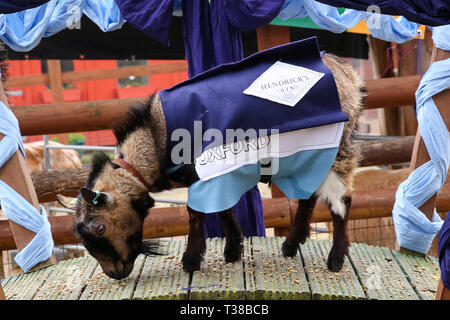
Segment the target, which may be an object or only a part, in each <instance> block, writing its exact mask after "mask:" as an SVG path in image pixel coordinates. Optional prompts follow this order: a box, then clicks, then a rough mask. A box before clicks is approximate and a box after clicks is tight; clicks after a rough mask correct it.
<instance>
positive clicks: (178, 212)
mask: <svg viewBox="0 0 450 320" xmlns="http://www.w3.org/2000/svg"><path fill="white" fill-rule="evenodd" d="M380 171H381V170H380ZM394 202H395V189H391V190H381V191H355V192H354V193H353V197H352V208H351V210H350V215H349V219H350V220H354V219H368V218H377V217H378V218H379V217H389V216H391V214H392V207H393V205H394ZM263 207H264V221H265V224H266V227H267V228H279V227H288V226H289V225H290V223H291V218H290V216H291V215H292V214H293V212H295V210H296V209H297V200H289V199H287V198H274V199H267V200H263ZM437 210H438V211H440V212H443V211H448V210H450V187H447V186H446V187H444V188H443V189H442V191H441V193H440V194H439V197H438V201H437ZM49 221H50V224H51V226H52V234H53V240H54V242H55V244H56V245H62V244H71V243H78V242H79V241H78V239H77V238H75V236H74V235H73V233H72V225H73V216H72V215H68V216H57V217H49ZM329 221H332V219H331V215H330V212H329V210H328V207H327V206H326V205H325V204H324V203H318V205H317V207H316V208H315V210H314V214H313V217H312V222H329ZM188 230H189V223H188V214H187V209H186V207H185V206H179V207H168V208H153V209H151V210H150V212H149V215H148V217H147V218H146V219H145V221H144V238H160V237H173V236H180V235H186V234H187V233H188ZM15 247H16V246H15V243H14V239H13V236H12V232H11V227H10V226H9V224H8V221H0V250H11V249H14V248H15Z"/></svg>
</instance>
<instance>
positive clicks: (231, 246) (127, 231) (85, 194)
mask: <svg viewBox="0 0 450 320" xmlns="http://www.w3.org/2000/svg"><path fill="white" fill-rule="evenodd" d="M323 61H324V63H325V64H326V65H327V66H328V67H329V69H330V70H331V71H332V72H333V74H334V78H335V81H336V84H337V88H338V93H339V97H340V102H341V105H342V109H343V110H344V112H345V113H347V115H348V117H349V119H350V121H348V122H346V123H345V126H344V133H343V137H342V141H341V144H340V147H339V151H338V154H337V157H336V160H335V163H334V165H333V167H332V169H331V171H330V172H329V174H328V176H327V178H326V179H325V181H324V182H323V184H322V185H321V186H320V188H319V189H318V190H317V191H316V192H315V193H314V194H313V195H312V196H311V197H310V198H309V199H306V200H299V207H298V210H297V214H296V217H295V221H294V224H293V225H292V227H291V230H290V234H289V236H288V237H287V238H286V241H285V242H284V244H283V247H282V251H283V254H284V255H285V256H293V255H295V254H296V253H297V251H298V244H299V243H304V242H305V241H306V239H307V238H308V236H309V233H310V227H309V222H310V218H311V215H312V211H313V208H314V206H315V204H316V202H317V201H318V200H323V201H325V202H326V203H327V204H328V206H329V208H330V211H331V215H332V217H333V224H334V236H333V238H334V239H333V240H334V242H333V247H332V249H331V252H330V254H329V257H328V268H329V269H330V270H332V271H339V270H341V268H342V265H343V261H344V256H345V254H347V253H348V247H349V242H348V238H347V217H348V212H349V208H350V204H351V191H352V173H353V170H354V169H355V167H356V166H357V158H358V156H357V151H356V150H355V146H354V144H353V138H354V135H355V133H356V132H357V130H358V117H359V115H360V113H361V110H362V100H363V92H362V91H363V90H362V88H363V86H362V82H361V81H360V79H359V77H358V76H357V74H356V72H355V71H354V70H353V68H352V67H351V66H350V65H349V64H347V63H345V62H344V61H342V60H341V59H339V58H337V57H335V56H332V55H327V54H326V55H324V56H323ZM114 132H115V135H116V137H117V140H118V144H117V155H118V157H120V158H122V159H124V160H125V161H127V162H128V163H130V164H131V165H132V166H133V167H134V168H135V169H137V171H138V172H139V173H140V174H141V176H142V177H143V179H144V180H145V184H146V185H147V186H148V187H147V186H145V185H144V183H143V182H141V181H140V179H138V178H137V177H136V175H133V174H132V173H130V171H128V170H126V169H124V168H122V167H120V166H119V165H117V164H116V163H114V162H112V161H110V160H109V159H108V158H107V157H106V156H105V155H103V156H97V157H96V158H95V159H94V162H93V166H92V170H91V174H90V177H89V180H88V182H87V184H86V186H85V187H84V188H82V189H81V194H80V196H79V197H78V201H76V203H74V202H73V201H72V204H70V203H69V202H68V200H70V199H67V198H65V197H59V200H60V202H61V203H62V204H64V205H65V206H67V207H72V208H75V209H76V217H75V224H74V232H75V234H76V235H77V236H78V237H79V238H80V239H81V241H82V242H83V243H84V244H85V246H86V248H87V250H88V251H89V252H90V254H91V255H93V256H94V257H95V258H96V259H97V260H98V262H99V263H100V265H101V266H102V268H103V270H104V271H105V273H106V274H107V275H108V276H110V277H113V278H116V279H120V278H123V277H126V276H127V275H128V274H129V273H130V272H131V271H132V269H133V265H134V260H135V259H136V257H137V256H138V255H139V253H142V252H145V248H143V241H142V228H143V221H144V218H145V217H146V215H147V211H148V209H149V208H150V207H152V206H153V203H154V201H153V199H151V198H150V196H149V193H148V192H149V191H151V192H158V191H162V190H164V189H168V188H170V187H171V184H170V181H169V179H170V180H175V181H177V182H182V183H184V184H186V185H189V184H190V181H191V180H192V179H191V176H194V175H195V173H194V171H192V170H189V169H187V170H185V171H183V172H181V173H179V174H178V176H171V177H170V178H169V176H168V175H167V174H166V168H165V165H164V163H165V161H164V159H165V156H166V149H165V146H166V141H167V137H166V125H165V119H164V113H163V110H162V107H161V102H160V99H159V96H158V95H157V94H156V95H154V96H152V97H151V99H150V101H149V103H148V104H147V105H145V106H142V107H140V108H134V109H131V113H130V114H129V117H128V118H127V119H126V120H125V121H124V123H122V124H121V125H120V126H118V127H117V128H116V129H115V130H114ZM94 191H99V194H98V195H97V203H96V204H94V203H93V199H94V198H95V196H96V193H95V192H94ZM188 212H189V226H190V230H189V236H188V244H187V248H186V251H185V253H184V255H183V268H184V270H185V271H188V272H191V271H195V270H199V269H200V264H201V261H202V255H203V253H204V252H205V249H206V244H205V238H204V231H203V230H204V229H203V221H204V217H205V214H204V213H202V212H196V211H195V210H193V209H191V208H189V207H188ZM219 217H220V220H221V223H222V226H223V229H224V233H225V236H226V246H225V251H224V256H225V260H226V262H234V261H237V260H239V259H240V258H241V253H242V234H241V232H240V230H239V226H238V225H237V223H236V221H235V219H234V217H233V215H232V214H231V209H229V210H226V211H224V212H220V213H219Z"/></svg>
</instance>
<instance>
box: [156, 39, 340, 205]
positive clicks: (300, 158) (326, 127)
mask: <svg viewBox="0 0 450 320" xmlns="http://www.w3.org/2000/svg"><path fill="white" fill-rule="evenodd" d="M159 97H160V99H161V104H162V108H163V112H164V115H165V119H166V127H167V157H166V165H167V168H169V172H172V171H174V170H176V169H177V168H179V167H181V166H183V165H185V164H194V163H195V171H196V173H197V175H198V177H199V180H198V181H196V182H194V183H193V184H192V185H190V187H189V200H188V205H189V206H190V207H191V208H192V209H194V210H197V211H200V212H205V213H211V212H218V211H223V210H226V209H229V208H231V207H232V206H233V205H235V204H236V203H237V202H238V200H239V199H240V197H241V196H242V195H243V194H244V193H245V192H246V191H247V190H249V189H251V188H252V187H253V186H255V185H256V184H257V183H258V181H260V178H261V176H264V177H270V179H271V180H272V182H273V183H275V184H276V185H277V186H278V187H279V188H280V189H281V190H282V191H283V192H284V193H285V194H286V196H288V197H289V198H296V199H306V198H309V197H310V196H311V195H312V193H314V191H315V190H317V188H318V187H319V186H320V185H321V183H322V182H323V181H324V179H325V177H326V176H327V174H328V172H329V170H330V169H331V167H332V164H333V163H334V160H335V157H336V154H337V150H338V147H339V143H340V140H341V136H342V132H343V124H344V122H345V121H348V117H347V115H346V114H345V113H344V112H343V111H342V108H341V105H340V101H339V96H338V91H337V87H336V83H335V81H334V77H333V74H332V73H331V71H330V70H329V69H328V68H327V67H326V66H325V64H324V63H323V62H322V59H321V53H320V51H319V48H318V44H317V39H316V38H315V37H313V38H308V39H305V40H301V41H296V42H292V43H289V44H286V45H282V46H279V47H276V48H272V49H268V50H265V51H261V52H258V53H256V54H254V55H251V56H249V57H247V58H245V59H243V60H241V61H239V62H236V63H229V64H224V65H221V66H219V67H216V68H213V69H210V70H208V71H206V72H204V73H201V74H199V75H197V76H195V77H193V78H191V79H189V80H187V81H184V82H182V83H180V84H178V85H176V86H174V87H172V88H170V89H167V90H163V91H160V92H159ZM230 129H231V130H235V131H230ZM236 130H238V131H236ZM239 130H240V131H239ZM239 133H240V135H239ZM242 133H244V134H242ZM268 163H270V165H269V166H268V165H267V164H268ZM267 166H268V167H267Z"/></svg>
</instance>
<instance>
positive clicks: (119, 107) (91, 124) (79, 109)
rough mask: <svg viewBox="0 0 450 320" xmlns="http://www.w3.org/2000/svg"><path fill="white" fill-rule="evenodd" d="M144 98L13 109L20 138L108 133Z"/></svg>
mask: <svg viewBox="0 0 450 320" xmlns="http://www.w3.org/2000/svg"><path fill="white" fill-rule="evenodd" d="M145 101H147V97H146V98H130V99H114V100H99V101H79V102H64V103H56V104H40V105H32V106H20V107H14V108H13V112H14V115H15V116H16V118H17V119H18V120H19V126H20V130H21V132H22V135H24V136H28V135H37V134H49V133H67V132H80V131H95V130H103V129H109V128H111V126H112V125H113V124H114V123H115V122H116V121H118V120H120V119H122V118H123V117H124V116H125V115H126V113H127V111H128V108H129V107H130V106H132V105H134V104H137V103H142V102H145Z"/></svg>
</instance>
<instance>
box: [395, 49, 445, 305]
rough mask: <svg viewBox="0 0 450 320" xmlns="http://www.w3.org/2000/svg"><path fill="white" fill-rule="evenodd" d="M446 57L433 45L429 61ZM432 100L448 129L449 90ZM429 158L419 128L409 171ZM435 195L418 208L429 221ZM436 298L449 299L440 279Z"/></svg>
mask: <svg viewBox="0 0 450 320" xmlns="http://www.w3.org/2000/svg"><path fill="white" fill-rule="evenodd" d="M448 58H450V51H445V50H441V49H438V48H436V47H434V49H433V54H432V58H431V62H434V61H440V60H445V59H448ZM433 100H434V103H435V104H436V107H437V108H438V110H439V113H440V114H441V117H442V119H443V120H444V123H445V125H446V126H447V129H448V128H449V127H450V109H449V108H448V105H449V104H450V90H445V91H443V92H440V93H438V94H436V95H435V96H434V97H433ZM430 160H431V159H430V155H429V154H428V151H427V148H426V146H425V143H424V141H423V139H422V137H421V136H420V132H419V130H417V134H416V141H415V144H414V149H413V155H412V157H411V165H410V171H413V170H414V169H416V168H418V167H420V166H421V165H422V164H424V163H426V162H428V161H430ZM436 196H437V194H435V195H434V196H432V197H431V198H430V199H428V200H427V201H426V202H425V203H424V204H423V205H422V206H421V207H420V208H419V210H420V211H422V212H423V214H424V215H425V216H426V217H427V218H428V219H429V220H430V221H431V220H432V219H433V213H434V208H435V206H436ZM400 249H402V248H400ZM436 299H439V300H450V290H449V289H448V288H445V287H444V285H443V283H442V279H441V280H440V282H439V288H438V292H437V294H436Z"/></svg>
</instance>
